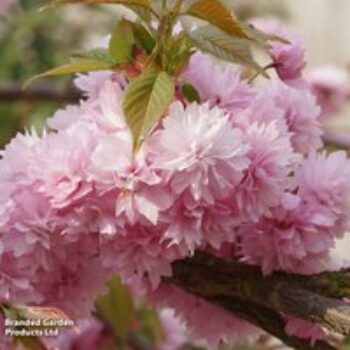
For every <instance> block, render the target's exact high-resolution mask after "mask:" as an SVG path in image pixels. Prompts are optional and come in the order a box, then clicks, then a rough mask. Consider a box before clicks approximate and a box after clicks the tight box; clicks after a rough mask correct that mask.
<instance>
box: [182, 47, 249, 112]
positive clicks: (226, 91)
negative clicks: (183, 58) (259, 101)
mask: <svg viewBox="0 0 350 350" xmlns="http://www.w3.org/2000/svg"><path fill="white" fill-rule="evenodd" d="M203 72H205V74H203ZM241 74H242V72H241V70H240V69H239V67H238V66H234V65H227V64H226V65H225V64H224V63H223V62H220V61H215V59H213V58H211V57H210V56H208V55H204V54H202V53H196V54H194V55H193V56H192V57H191V61H190V63H189V66H188V67H187V70H186V71H185V73H184V74H183V76H182V77H181V79H182V80H183V81H185V82H189V83H191V84H192V85H194V87H195V88H196V89H197V90H198V93H199V96H200V98H201V102H208V103H209V105H210V106H219V107H221V108H222V109H224V110H225V111H226V112H232V111H235V110H237V109H241V108H245V107H247V106H249V103H250V100H251V98H252V96H253V90H252V89H251V87H250V86H249V84H247V83H246V82H244V81H243V80H242V78H241Z"/></svg>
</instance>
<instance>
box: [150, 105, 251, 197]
mask: <svg viewBox="0 0 350 350" xmlns="http://www.w3.org/2000/svg"><path fill="white" fill-rule="evenodd" d="M179 132H181V134H182V141H181V143H180V144H179V143H178V142H177V139H178V135H179ZM154 139H155V142H157V144H156V146H155V147H158V148H157V154H156V155H155V161H154V165H153V166H154V167H155V168H156V169H159V170H163V171H164V172H165V176H167V177H169V180H168V181H169V182H170V186H171V187H172V189H173V191H174V192H175V193H176V194H181V193H182V192H183V191H184V190H186V189H188V190H189V191H190V193H191V194H192V196H193V198H194V199H195V200H197V201H199V200H201V201H205V202H207V203H213V202H214V200H215V198H222V197H224V196H225V195H227V192H228V191H230V190H232V188H233V187H234V186H235V184H237V183H238V182H239V180H240V178H241V176H242V171H243V170H244V169H246V168H247V166H248V160H247V158H246V153H247V151H248V149H249V146H248V145H247V144H245V143H244V142H243V140H242V135H241V133H240V131H239V130H238V129H235V128H233V127H231V126H230V123H229V119H228V116H227V115H225V114H224V113H223V112H222V111H221V110H220V109H218V108H213V109H210V108H209V107H208V105H203V106H199V105H195V104H194V105H190V106H188V107H187V108H186V109H184V108H183V107H182V105H181V104H180V103H175V104H173V106H172V107H171V108H170V110H169V115H168V117H167V118H165V119H164V121H163V128H162V129H160V130H158V131H157V132H156V133H155V134H154Z"/></svg>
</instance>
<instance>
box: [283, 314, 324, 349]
mask: <svg viewBox="0 0 350 350" xmlns="http://www.w3.org/2000/svg"><path fill="white" fill-rule="evenodd" d="M285 331H286V333H287V334H288V335H290V336H294V337H298V338H303V339H309V340H310V343H311V344H312V345H313V346H314V345H315V343H316V342H317V341H318V340H322V339H324V338H325V337H326V333H325V332H324V331H323V329H322V328H321V327H320V326H318V325H316V324H313V323H311V322H308V321H304V320H300V319H297V318H288V319H287V322H286V326H285Z"/></svg>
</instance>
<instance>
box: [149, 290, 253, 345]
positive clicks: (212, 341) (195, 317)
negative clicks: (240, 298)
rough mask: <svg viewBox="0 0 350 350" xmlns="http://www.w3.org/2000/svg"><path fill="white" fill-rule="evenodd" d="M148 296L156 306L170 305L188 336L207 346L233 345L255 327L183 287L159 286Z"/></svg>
mask: <svg viewBox="0 0 350 350" xmlns="http://www.w3.org/2000/svg"><path fill="white" fill-rule="evenodd" d="M149 299H150V300H151V302H153V303H154V304H155V305H159V306H160V307H170V308H172V309H174V310H175V312H176V315H178V316H179V317H181V319H182V320H183V321H184V323H185V325H186V327H187V329H188V331H189V338H190V339H191V338H192V339H197V340H198V339H204V340H205V341H206V343H207V344H208V348H210V349H213V350H214V349H218V347H219V344H220V342H226V343H227V344H234V343H235V342H237V341H238V340H239V341H242V340H243V339H244V338H245V337H248V336H249V337H251V336H254V335H255V334H258V332H259V331H258V330H257V329H256V328H255V327H253V326H251V325H250V324H248V323H246V322H245V321H242V320H239V319H238V318H236V317H234V316H233V315H232V314H231V313H228V312H227V311H225V310H224V309H222V308H220V307H218V306H216V305H213V304H211V303H209V302H207V301H204V300H203V299H200V298H197V297H195V296H194V295H191V294H189V293H186V292H184V291H183V290H181V289H179V288H177V287H173V286H166V285H163V286H162V287H160V288H159V289H158V290H156V291H155V292H153V293H152V294H151V295H150V296H149Z"/></svg>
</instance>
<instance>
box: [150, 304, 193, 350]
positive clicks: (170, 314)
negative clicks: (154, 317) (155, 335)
mask: <svg viewBox="0 0 350 350" xmlns="http://www.w3.org/2000/svg"><path fill="white" fill-rule="evenodd" d="M159 316H160V321H161V323H162V328H163V332H164V336H165V339H164V341H163V342H162V343H161V344H159V345H158V346H157V350H180V349H181V346H183V345H184V344H185V342H186V340H187V337H186V328H185V324H184V323H183V321H182V320H181V319H180V318H179V317H178V316H177V315H176V313H175V311H174V310H173V309H169V308H163V309H160V310H159Z"/></svg>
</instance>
